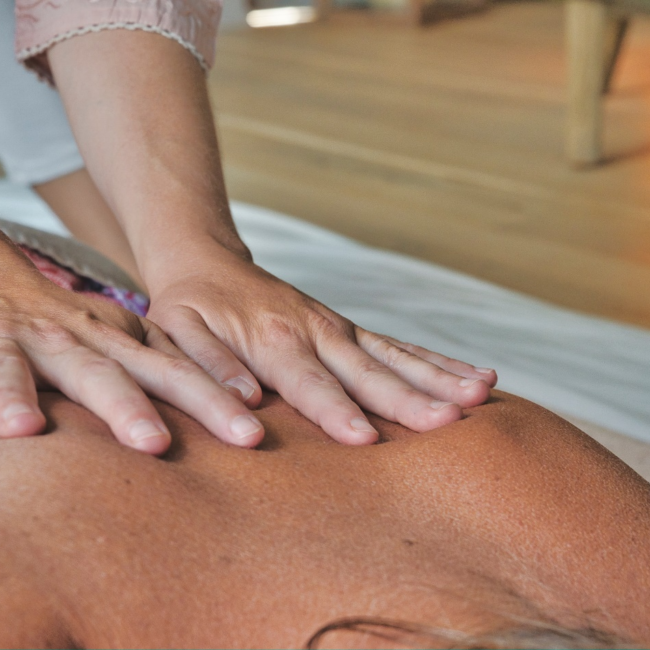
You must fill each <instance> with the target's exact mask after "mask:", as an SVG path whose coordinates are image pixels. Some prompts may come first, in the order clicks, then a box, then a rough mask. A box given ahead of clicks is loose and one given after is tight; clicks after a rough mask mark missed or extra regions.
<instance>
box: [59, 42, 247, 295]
mask: <svg viewBox="0 0 650 650" xmlns="http://www.w3.org/2000/svg"><path fill="white" fill-rule="evenodd" d="M49 60H50V65H51V67H52V70H53V73H54V77H55V79H56V82H57V86H58V88H59V90H60V92H61V95H62V97H63V101H64V103H65V106H66V110H67V112H68V115H69V118H70V121H71V123H72V128H73V131H74V133H75V137H76V138H77V141H78V143H79V147H80V149H81V152H82V154H83V156H84V159H85V161H86V164H87V166H88V169H89V171H90V174H91V175H92V177H93V179H94V181H95V183H96V184H97V186H98V188H99V190H100V191H101V193H102V194H103V196H104V198H105V199H106V201H107V202H108V204H109V205H110V207H111V209H112V210H113V211H114V213H115V215H116V216H117V218H118V220H119V221H120V223H121V224H122V227H123V229H124V231H125V232H126V235H127V237H128V239H129V242H130V244H131V247H132V249H133V252H134V254H135V257H136V259H137V262H138V267H139V269H140V272H141V274H142V276H143V278H144V280H145V282H146V283H147V284H148V285H150V284H151V282H152V281H153V279H154V278H159V277H160V276H161V275H164V273H165V272H166V271H169V270H170V268H172V267H175V266H176V265H177V264H181V263H188V262H189V261H191V260H192V259H194V254H193V252H192V251H193V250H194V249H195V248H196V246H197V245H200V243H201V242H202V241H205V240H206V239H210V240H214V241H217V242H219V243H220V244H221V245H223V246H224V247H225V248H226V249H229V250H231V251H234V252H236V253H237V254H238V255H241V256H248V251H247V249H246V248H245V246H244V245H243V244H242V243H241V241H240V239H239V237H238V235H237V234H236V231H235V228H234V225H233V223H232V219H231V216H230V212H229V208H228V203H227V199H226V192H225V187H224V181H223V175H222V170H221V164H220V159H219V149H218V144H217V138H216V133H215V130H214V125H213V118H212V112H211V109H210V104H209V101H208V96H207V89H206V84H205V79H204V74H203V71H202V70H201V68H200V66H199V64H198V63H197V61H196V60H195V59H194V57H193V56H192V55H191V54H190V53H189V52H188V51H187V50H185V49H184V48H183V47H181V46H180V45H178V44H177V43H175V42H174V41H171V40H169V39H167V38H165V37H162V36H159V35H157V34H149V33H145V32H138V31H135V32H131V31H126V30H109V31H105V32H100V33H96V34H87V35H84V36H79V37H75V38H72V39H69V40H67V41H64V42H61V43H58V44H56V45H54V46H53V47H52V48H51V50H50V53H49ZM181 261H182V262H181Z"/></svg>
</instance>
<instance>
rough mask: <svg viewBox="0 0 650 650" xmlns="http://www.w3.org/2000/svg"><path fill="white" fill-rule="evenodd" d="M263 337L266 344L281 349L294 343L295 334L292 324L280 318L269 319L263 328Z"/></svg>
mask: <svg viewBox="0 0 650 650" xmlns="http://www.w3.org/2000/svg"><path fill="white" fill-rule="evenodd" d="M262 332H263V335H264V338H265V339H266V341H267V342H268V344H270V345H271V346H275V347H283V346H286V345H288V344H292V342H294V341H295V338H296V333H295V328H294V326H293V324H291V323H289V322H287V321H286V320H285V319H284V318H282V317H280V316H273V317H271V318H269V319H268V320H267V321H266V322H265V323H264V327H263V330H262Z"/></svg>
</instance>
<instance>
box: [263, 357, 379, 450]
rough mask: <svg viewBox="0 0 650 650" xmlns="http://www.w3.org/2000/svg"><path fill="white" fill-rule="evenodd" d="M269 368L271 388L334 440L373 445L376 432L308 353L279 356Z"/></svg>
mask: <svg viewBox="0 0 650 650" xmlns="http://www.w3.org/2000/svg"><path fill="white" fill-rule="evenodd" d="M287 359H291V361H290V362H288V361H287ZM272 365H273V367H274V368H276V371H275V373H274V375H273V379H272V382H271V383H272V384H273V388H275V389H276V390H277V391H278V392H279V393H280V395H282V397H283V398H284V399H285V400H286V401H287V402H289V404H291V406H293V407H294V408H296V409H298V410H299V411H300V412H301V413H302V414H303V415H304V416H305V417H307V418H309V419H310V420H311V421H312V422H314V423H315V424H317V425H318V426H320V427H321V429H323V431H325V433H327V434H328V435H329V436H331V437H332V438H333V439H334V440H337V441H338V442H341V443H343V444H347V445H368V444H372V443H374V442H376V441H377V437H378V434H377V431H376V430H375V428H374V427H373V426H372V425H371V424H370V422H368V419H367V418H366V416H365V415H364V414H363V411H362V410H361V409H360V408H359V407H358V406H357V405H356V404H355V403H354V402H353V401H352V400H351V399H350V398H349V397H348V395H346V393H345V391H344V390H343V387H342V386H341V384H340V383H339V382H338V381H337V380H336V378H335V377H333V376H332V375H331V374H330V372H329V371H328V370H327V369H326V368H325V367H324V366H323V365H322V364H321V363H320V362H319V361H318V359H317V358H316V356H315V355H314V353H313V352H312V351H311V350H308V349H303V350H298V351H297V350H295V348H294V349H291V350H290V351H289V350H288V351H286V352H285V353H284V354H282V353H280V354H279V355H278V357H276V358H275V359H274V360H273V364H272Z"/></svg>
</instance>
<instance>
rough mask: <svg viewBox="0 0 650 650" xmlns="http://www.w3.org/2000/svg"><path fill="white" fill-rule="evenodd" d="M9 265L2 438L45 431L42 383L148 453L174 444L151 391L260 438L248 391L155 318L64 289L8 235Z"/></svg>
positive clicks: (239, 437) (3, 307) (215, 429)
mask: <svg viewBox="0 0 650 650" xmlns="http://www.w3.org/2000/svg"><path fill="white" fill-rule="evenodd" d="M0 264H1V265H2V268H3V281H2V283H1V284H0V438H13V437H19V436H30V435H34V434H37V433H40V432H42V431H43V429H44V428H45V418H44V416H43V414H42V412H41V411H40V409H39V406H38V399H37V389H45V390H47V389H58V390H60V391H61V392H62V393H63V394H64V395H67V396H68V397H69V398H70V399H71V400H73V401H74V402H77V403H78V404H81V405H83V406H85V407H86V408H88V409H89V410H90V411H92V412H93V413H95V414H96V415H98V416H99V417H100V418H101V419H102V420H104V421H105V422H106V423H107V424H108V425H109V427H110V428H111V430H112V432H113V434H114V435H115V437H116V438H117V439H118V440H119V441H120V442H122V443H123V444H125V445H128V446H130V447H134V448H136V449H139V450H141V451H144V452H147V453H152V454H159V453H163V452H164V451H165V450H166V449H167V448H168V447H169V444H170V442H171V438H170V434H169V431H168V430H167V428H166V427H165V425H164V423H163V421H162V419H161V417H160V415H159V414H158V412H157V411H156V409H155V408H154V406H153V405H152V403H151V402H150V400H149V398H148V397H147V394H148V395H151V396H155V397H157V398H159V399H161V400H164V401H166V402H168V403H170V404H173V405H174V406H176V407H177V408H179V409H180V410H182V411H184V412H185V413H187V414H188V415H191V416H192V417H194V418H195V419H196V420H198V421H199V422H201V423H202V424H203V425H204V426H205V427H206V428H207V429H208V430H209V431H211V432H212V433H213V434H214V435H216V436H217V437H219V438H221V439H222V440H224V441H226V442H228V443H231V444H235V445H239V446H243V447H252V446H254V445H256V444H258V443H259V442H260V440H261V439H262V437H263V433H264V432H263V428H262V425H261V424H260V423H259V421H258V420H257V419H256V418H255V417H254V416H252V414H251V413H250V412H249V411H248V409H247V408H246V406H244V404H243V403H242V399H241V395H240V394H239V393H238V392H237V391H233V390H227V389H226V388H224V387H222V386H220V385H219V384H218V383H217V382H216V381H214V379H212V378H211V377H210V376H209V375H208V374H207V373H206V372H204V371H203V370H202V369H201V368H200V367H199V366H197V365H196V364H195V363H194V362H192V361H190V360H189V359H187V357H186V356H185V355H184V354H183V353H182V352H180V351H179V350H178V349H177V348H176V347H175V346H174V345H173V344H172V343H171V341H170V340H169V339H168V338H167V336H166V335H165V334H164V333H163V332H162V331H161V330H160V328H158V327H157V326H156V325H154V324H153V323H151V322H150V321H148V320H147V319H145V318H140V317H138V316H136V315H135V314H132V313H131V312H129V311H127V310H125V309H122V308H121V307H119V306H117V305H113V304H110V303H107V302H103V301H100V300H97V299H95V298H92V297H87V296H84V295H80V294H74V293H72V292H70V291H66V290H64V289H61V288H60V287H58V286H56V285H55V284H53V283H52V282H50V281H49V280H47V279H46V278H44V277H43V276H42V275H41V274H40V273H39V272H38V271H37V270H36V268H35V267H33V266H32V265H31V263H30V262H29V261H28V260H27V259H26V258H23V257H22V254H21V253H19V252H18V251H17V250H15V249H12V247H11V245H10V244H8V243H7V242H6V240H3V238H2V237H1V236H0Z"/></svg>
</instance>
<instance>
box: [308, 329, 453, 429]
mask: <svg viewBox="0 0 650 650" xmlns="http://www.w3.org/2000/svg"><path fill="white" fill-rule="evenodd" d="M318 356H319V358H320V359H321V360H322V361H323V364H324V365H325V367H326V368H328V369H329V370H330V372H332V374H334V375H335V376H336V377H337V378H338V379H339V380H340V381H341V384H342V385H343V387H344V388H345V391H346V392H347V393H348V395H350V397H352V399H354V400H355V401H356V402H357V403H358V404H359V405H360V406H362V407H363V408H364V409H366V410H368V411H372V412H373V413H376V414H377V415H380V416H381V417H383V418H385V419H386V420H390V421H391V422H399V423H400V424H402V425H403V426H405V427H408V428H409V429H412V430H413V431H420V432H422V431H430V430H431V429H435V428H437V427H440V426H442V425H444V424H450V423H451V422H455V421H456V420H459V419H460V418H461V417H462V411H461V409H460V407H459V406H458V405H457V404H451V403H449V402H445V401H440V400H437V399H432V398H431V396H430V395H426V394H424V393H422V392H420V391H418V390H415V389H414V388H413V387H411V386H410V385H409V384H408V383H407V382H405V381H404V380H403V379H401V378H400V377H398V376H397V375H395V374H394V373H393V372H392V371H391V370H389V369H388V368H387V367H386V366H385V365H384V364H382V363H380V362H379V361H377V360H376V359H373V358H372V357H371V356H370V355H369V354H367V353H366V352H365V351H364V350H362V349H361V348H360V347H359V346H358V345H356V344H355V343H353V342H352V341H349V340H347V339H346V340H345V342H339V343H338V344H336V345H335V346H327V348H324V349H319V350H318Z"/></svg>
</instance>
